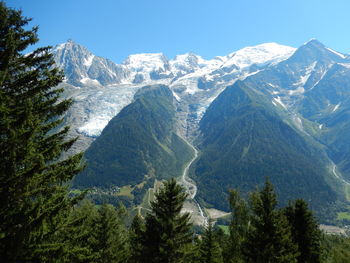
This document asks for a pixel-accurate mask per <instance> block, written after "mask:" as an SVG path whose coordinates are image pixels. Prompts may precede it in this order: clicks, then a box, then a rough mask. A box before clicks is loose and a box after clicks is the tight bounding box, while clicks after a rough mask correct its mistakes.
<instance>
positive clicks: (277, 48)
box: [224, 42, 296, 68]
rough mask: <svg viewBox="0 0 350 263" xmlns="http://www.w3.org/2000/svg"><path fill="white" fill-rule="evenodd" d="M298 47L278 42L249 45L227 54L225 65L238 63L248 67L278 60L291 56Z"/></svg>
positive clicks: (240, 65) (242, 66)
mask: <svg viewBox="0 0 350 263" xmlns="http://www.w3.org/2000/svg"><path fill="white" fill-rule="evenodd" d="M295 50H296V49H295V48H293V47H290V46H284V45H280V44H277V43H274V42H272V43H264V44H260V45H257V46H249V47H245V48H242V49H240V50H238V51H235V52H233V53H231V54H229V55H228V56H227V58H228V60H227V61H226V62H225V63H224V66H225V67H227V66H230V65H233V64H235V65H237V66H239V67H240V68H245V67H248V66H250V65H252V64H260V65H261V64H266V63H270V62H278V61H281V60H284V59H287V58H288V57H290V56H291V55H292V54H293V53H294V51H295Z"/></svg>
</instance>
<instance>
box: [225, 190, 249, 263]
mask: <svg viewBox="0 0 350 263" xmlns="http://www.w3.org/2000/svg"><path fill="white" fill-rule="evenodd" d="M229 203H230V207H231V211H232V219H231V223H230V228H229V229H230V240H229V246H228V249H229V252H228V256H227V257H228V259H227V260H230V261H229V262H242V260H243V253H242V252H243V244H244V242H245V241H246V237H247V235H248V231H249V230H250V229H249V225H250V211H249V207H248V205H247V203H246V202H245V200H243V199H242V198H241V197H240V195H239V192H238V191H236V190H230V198H229Z"/></svg>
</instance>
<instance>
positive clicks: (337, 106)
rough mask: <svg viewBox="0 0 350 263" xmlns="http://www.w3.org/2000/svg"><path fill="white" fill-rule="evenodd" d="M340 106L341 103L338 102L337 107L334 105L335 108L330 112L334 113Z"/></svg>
mask: <svg viewBox="0 0 350 263" xmlns="http://www.w3.org/2000/svg"><path fill="white" fill-rule="evenodd" d="M340 104H341V102H339V103H338V104H337V105H335V107H334V109H333V111H332V112H335V111H336V110H337V109H339V106H340Z"/></svg>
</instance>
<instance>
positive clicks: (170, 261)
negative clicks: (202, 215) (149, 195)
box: [142, 179, 192, 263]
mask: <svg viewBox="0 0 350 263" xmlns="http://www.w3.org/2000/svg"><path fill="white" fill-rule="evenodd" d="M186 196H187V194H186V193H185V192H184V189H183V188H182V187H181V186H180V185H178V184H176V181H175V180H174V179H170V180H168V181H166V182H165V183H164V187H162V188H161V189H160V190H159V191H158V192H157V193H156V194H155V201H153V202H152V203H151V210H152V212H151V213H150V214H148V215H147V216H146V229H145V232H144V236H143V240H142V243H143V244H142V245H143V255H142V260H143V262H145V263H146V262H154V263H158V262H159V263H175V262H176V263H178V262H182V260H183V259H184V254H185V251H184V246H185V245H186V244H188V243H190V242H191V240H192V233H191V230H190V229H191V224H190V223H189V220H190V215H189V213H184V214H181V213H180V212H181V209H182V206H183V203H184V201H185V200H186Z"/></svg>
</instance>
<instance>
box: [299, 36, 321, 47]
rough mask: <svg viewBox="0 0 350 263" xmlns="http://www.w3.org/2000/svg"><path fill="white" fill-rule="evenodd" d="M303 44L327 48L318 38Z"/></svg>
mask: <svg viewBox="0 0 350 263" xmlns="http://www.w3.org/2000/svg"><path fill="white" fill-rule="evenodd" d="M303 46H307V47H315V48H325V47H326V46H325V45H324V44H322V43H321V42H320V41H319V40H317V39H316V38H311V39H310V40H309V41H307V42H306V43H304V45H303Z"/></svg>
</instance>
